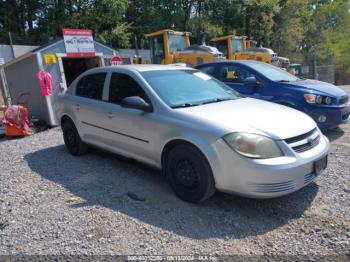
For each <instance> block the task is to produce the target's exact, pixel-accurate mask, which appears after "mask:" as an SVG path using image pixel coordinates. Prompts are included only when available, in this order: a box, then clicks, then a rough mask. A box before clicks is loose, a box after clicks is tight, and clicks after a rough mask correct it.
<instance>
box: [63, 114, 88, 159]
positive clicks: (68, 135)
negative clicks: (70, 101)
mask: <svg viewBox="0 0 350 262" xmlns="http://www.w3.org/2000/svg"><path fill="white" fill-rule="evenodd" d="M62 131H63V140H64V143H65V144H66V147H67V149H68V151H69V153H71V154H72V155H74V156H78V155H82V154H84V153H86V152H87V150H88V146H87V145H86V144H85V143H84V142H83V141H82V140H81V138H80V136H79V133H78V130H77V128H76V127H75V125H74V123H73V121H71V120H67V121H65V122H64V123H63V125H62Z"/></svg>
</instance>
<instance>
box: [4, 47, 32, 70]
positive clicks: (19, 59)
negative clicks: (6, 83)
mask: <svg viewBox="0 0 350 262" xmlns="http://www.w3.org/2000/svg"><path fill="white" fill-rule="evenodd" d="M34 54H35V53H33V52H32V51H30V52H28V53H25V54H23V55H21V56H19V57H16V58H15V59H12V60H11V61H9V62H7V63H5V64H3V65H1V66H0V68H6V67H8V66H10V65H13V64H15V63H17V62H19V61H21V60H23V59H26V58H28V57H30V56H32V55H34Z"/></svg>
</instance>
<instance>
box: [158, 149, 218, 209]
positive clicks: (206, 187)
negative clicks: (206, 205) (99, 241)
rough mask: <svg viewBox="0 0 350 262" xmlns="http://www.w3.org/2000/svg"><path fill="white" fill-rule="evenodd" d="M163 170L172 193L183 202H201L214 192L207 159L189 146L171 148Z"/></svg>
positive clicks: (213, 183)
mask: <svg viewBox="0 0 350 262" xmlns="http://www.w3.org/2000/svg"><path fill="white" fill-rule="evenodd" d="M164 169H165V170H164V171H165V175H166V177H167V179H168V181H169V184H170V186H171V187H172V189H173V191H174V192H175V194H176V195H177V196H178V197H179V198H181V199H182V200H184V201H187V202H192V203H197V202H200V201H203V200H205V199H207V198H209V197H211V196H212V195H213V194H214V192H215V190H216V189H215V182H214V178H213V173H212V171H211V168H210V165H209V163H208V161H207V159H206V158H205V156H204V155H203V154H202V153H201V152H200V151H199V150H198V149H197V148H195V147H193V146H191V145H188V144H180V145H177V146H175V147H174V148H172V149H171V150H170V152H169V153H168V154H167V155H166V159H165V166H164Z"/></svg>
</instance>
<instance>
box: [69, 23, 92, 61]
mask: <svg viewBox="0 0 350 262" xmlns="http://www.w3.org/2000/svg"><path fill="white" fill-rule="evenodd" d="M62 32H63V39H64V45H65V47H66V52H67V56H68V57H81V56H95V46H94V40H93V38H92V31H91V30H88V29H68V28H63V29H62Z"/></svg>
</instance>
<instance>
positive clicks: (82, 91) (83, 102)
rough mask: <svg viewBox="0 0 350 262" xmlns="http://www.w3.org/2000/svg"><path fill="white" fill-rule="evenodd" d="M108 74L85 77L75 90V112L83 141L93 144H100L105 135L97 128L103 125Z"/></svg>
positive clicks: (98, 73)
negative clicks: (103, 98)
mask: <svg viewBox="0 0 350 262" xmlns="http://www.w3.org/2000/svg"><path fill="white" fill-rule="evenodd" d="M106 76H107V73H106V72H97V73H92V74H88V75H86V76H83V77H82V78H81V79H80V80H79V81H78V83H77V85H76V88H75V101H74V105H73V107H74V109H73V110H74V111H75V115H76V119H77V121H78V123H76V124H77V125H78V126H79V128H78V129H79V132H80V135H81V137H82V139H83V140H84V141H86V142H90V143H92V144H100V143H101V142H102V140H103V137H104V134H103V132H101V130H100V129H99V128H97V127H99V126H101V125H102V119H101V116H102V115H103V114H104V110H103V103H105V102H103V101H102V97H103V90H104V87H105V84H106Z"/></svg>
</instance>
